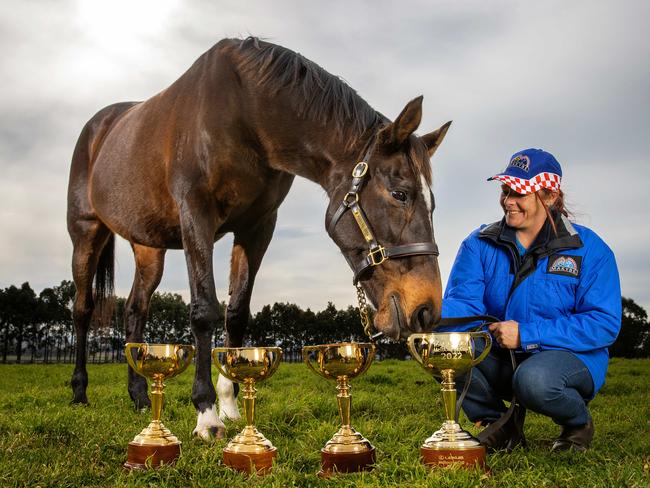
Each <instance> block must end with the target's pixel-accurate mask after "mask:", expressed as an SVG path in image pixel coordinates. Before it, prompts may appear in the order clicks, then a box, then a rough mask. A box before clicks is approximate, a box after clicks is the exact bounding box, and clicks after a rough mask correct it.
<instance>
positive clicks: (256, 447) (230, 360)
mask: <svg viewBox="0 0 650 488" xmlns="http://www.w3.org/2000/svg"><path fill="white" fill-rule="evenodd" d="M281 358H282V349H280V348H279V347H216V348H214V349H213V350H212V359H213V360H214V364H215V366H216V367H217V369H218V370H219V372H220V373H221V374H222V375H224V376H225V377H226V378H228V379H229V380H231V381H235V382H237V383H241V384H242V385H243V393H244V415H245V417H246V427H244V430H242V431H241V432H240V433H239V434H237V435H236V436H235V437H234V438H233V439H232V440H231V441H230V442H229V443H228V445H227V446H226V447H225V448H224V450H223V462H224V464H225V465H226V466H230V467H231V468H232V469H235V470H237V471H243V472H245V473H252V472H256V473H257V474H266V473H268V472H270V471H271V468H272V466H273V459H275V456H276V455H277V449H276V448H275V447H274V446H273V444H271V441H269V440H268V439H267V438H266V437H264V436H263V435H262V433H261V432H259V431H258V430H257V428H255V425H254V421H255V392H256V391H257V390H256V389H255V382H256V381H262V380H265V379H267V378H268V377H269V376H271V375H272V374H273V373H275V370H276V369H278V366H279V365H280V359H281Z"/></svg>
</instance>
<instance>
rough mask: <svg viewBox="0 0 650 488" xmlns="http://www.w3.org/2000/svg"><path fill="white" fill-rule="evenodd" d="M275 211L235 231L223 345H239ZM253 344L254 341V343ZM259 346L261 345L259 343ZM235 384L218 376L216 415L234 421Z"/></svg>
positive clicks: (241, 341)
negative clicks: (224, 342)
mask: <svg viewBox="0 0 650 488" xmlns="http://www.w3.org/2000/svg"><path fill="white" fill-rule="evenodd" d="M276 219H277V212H273V213H272V214H271V215H269V216H268V217H267V218H266V219H264V220H262V221H261V222H260V223H259V224H258V225H256V226H255V227H253V228H247V229H246V230H245V231H237V232H235V239H234V242H233V247H232V258H231V265H230V290H229V293H230V301H229V303H228V310H227V311H226V347H241V346H242V344H243V341H244V334H245V332H246V328H247V326H248V320H249V317H250V302H251V294H252V291H253V284H254V283H255V276H256V275H257V271H258V270H259V268H260V264H261V263H262V258H263V257H264V253H265V252H266V249H267V248H268V246H269V242H271V237H272V236H273V230H274V229H275V222H276ZM254 345H256V344H254ZM260 345H261V344H260ZM238 391H239V388H238V385H237V384H234V385H233V383H232V381H230V380H229V379H227V378H225V377H224V376H221V375H219V379H218V380H217V393H218V394H219V417H220V418H221V419H222V420H225V419H230V420H237V419H239V418H240V417H241V415H240V414H239V409H238V408H237V393H238Z"/></svg>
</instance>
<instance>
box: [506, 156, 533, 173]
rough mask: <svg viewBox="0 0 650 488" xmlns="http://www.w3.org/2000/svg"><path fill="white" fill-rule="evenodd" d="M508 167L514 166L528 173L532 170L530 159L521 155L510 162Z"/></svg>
mask: <svg viewBox="0 0 650 488" xmlns="http://www.w3.org/2000/svg"><path fill="white" fill-rule="evenodd" d="M508 166H514V167H515V168H519V169H521V170H524V171H525V172H526V173H528V169H529V168H530V159H528V156H526V155H525V154H519V155H517V156H515V157H514V158H512V159H511V160H510V164H509V165H508Z"/></svg>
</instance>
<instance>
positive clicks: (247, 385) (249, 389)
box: [244, 380, 257, 427]
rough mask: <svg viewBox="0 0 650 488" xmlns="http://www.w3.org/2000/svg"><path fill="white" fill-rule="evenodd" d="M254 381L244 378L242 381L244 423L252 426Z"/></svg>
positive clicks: (253, 416) (253, 418) (253, 419)
mask: <svg viewBox="0 0 650 488" xmlns="http://www.w3.org/2000/svg"><path fill="white" fill-rule="evenodd" d="M256 392H257V390H256V389H255V382H254V381H252V380H246V381H245V382H244V415H245V416H246V425H247V426H248V427H252V426H253V425H254V424H255V393H256Z"/></svg>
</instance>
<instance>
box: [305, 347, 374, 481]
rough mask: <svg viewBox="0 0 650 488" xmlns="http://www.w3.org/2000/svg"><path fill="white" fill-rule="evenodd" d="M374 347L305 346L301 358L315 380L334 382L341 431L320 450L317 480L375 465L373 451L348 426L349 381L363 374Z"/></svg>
mask: <svg viewBox="0 0 650 488" xmlns="http://www.w3.org/2000/svg"><path fill="white" fill-rule="evenodd" d="M375 351H376V347H375V345H374V344H370V343H355V342H340V343H335V344H322V345H317V346H305V347H303V348H302V357H303V360H304V362H305V363H306V364H307V366H309V368H310V369H311V370H312V371H314V373H316V374H317V375H319V376H322V377H323V378H327V379H330V380H335V381H336V382H337V385H336V389H337V390H338V394H337V401H338V407H339V414H340V417H341V428H340V429H339V430H338V431H337V432H336V433H335V434H334V436H333V437H332V438H331V439H330V440H329V441H327V443H326V444H325V447H323V448H322V449H321V470H320V472H319V473H318V474H319V476H321V477H329V476H331V475H332V474H334V473H335V472H339V473H353V472H358V471H369V470H371V469H372V468H373V465H374V464H375V448H374V447H373V446H372V444H370V442H369V441H368V439H366V438H365V437H363V435H361V434H360V433H359V432H357V431H356V430H355V429H354V428H353V427H352V426H351V425H350V411H351V407H352V395H351V394H350V390H351V386H350V384H349V382H348V380H349V379H351V378H355V377H357V376H359V375H361V374H363V373H364V372H365V371H366V370H367V369H368V368H369V367H370V364H371V363H372V360H373V359H374V357H375Z"/></svg>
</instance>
